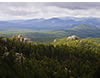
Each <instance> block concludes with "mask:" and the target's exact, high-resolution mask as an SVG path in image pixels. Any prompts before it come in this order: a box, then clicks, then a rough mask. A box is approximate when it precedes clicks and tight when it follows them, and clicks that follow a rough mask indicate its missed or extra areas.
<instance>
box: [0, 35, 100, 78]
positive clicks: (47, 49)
mask: <svg viewBox="0 0 100 78" xmlns="http://www.w3.org/2000/svg"><path fill="white" fill-rule="evenodd" d="M31 43H32V44H31ZM31 43H27V42H21V41H18V40H17V39H11V38H0V78H100V44H97V43H95V42H92V41H91V40H89V39H78V38H75V39H71V37H69V38H62V39H55V40H54V41H53V42H51V43H43V44H42V43H35V42H31ZM33 43H35V44H33Z"/></svg>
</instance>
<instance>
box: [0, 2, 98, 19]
mask: <svg viewBox="0 0 100 78" xmlns="http://www.w3.org/2000/svg"><path fill="white" fill-rule="evenodd" d="M68 16H69V17H100V2H0V20H22V19H36V18H45V19H49V18H53V17H59V18H60V17H68Z"/></svg>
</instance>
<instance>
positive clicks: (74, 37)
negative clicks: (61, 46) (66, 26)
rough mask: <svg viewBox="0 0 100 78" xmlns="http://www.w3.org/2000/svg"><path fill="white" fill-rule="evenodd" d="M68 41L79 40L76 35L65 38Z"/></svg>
mask: <svg viewBox="0 0 100 78" xmlns="http://www.w3.org/2000/svg"><path fill="white" fill-rule="evenodd" d="M67 39H68V40H78V39H79V38H78V37H77V36H76V35H72V36H69V37H67Z"/></svg>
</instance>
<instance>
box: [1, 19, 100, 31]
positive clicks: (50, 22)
mask: <svg viewBox="0 0 100 78" xmlns="http://www.w3.org/2000/svg"><path fill="white" fill-rule="evenodd" d="M80 24H86V25H90V26H95V27H99V28H100V18H94V17H81V18H77V17H64V18H50V19H42V18H41V19H29V20H9V21H0V29H10V28H20V29H33V30H61V29H69V28H73V27H75V26H78V25H80Z"/></svg>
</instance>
